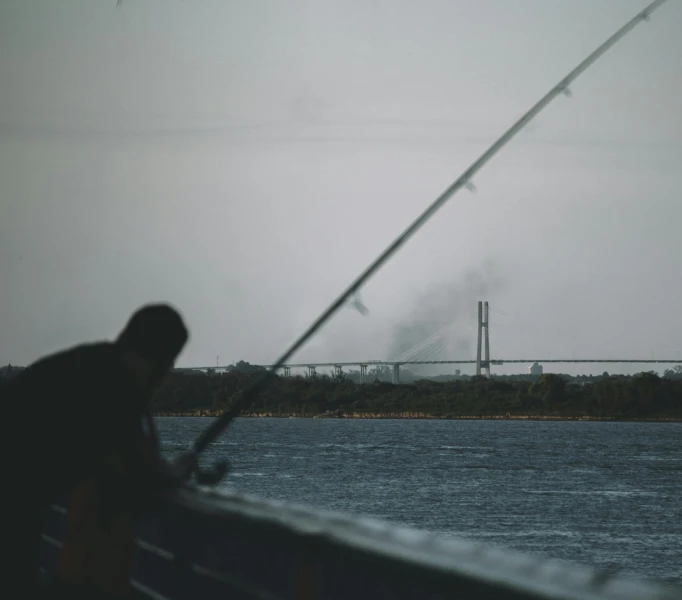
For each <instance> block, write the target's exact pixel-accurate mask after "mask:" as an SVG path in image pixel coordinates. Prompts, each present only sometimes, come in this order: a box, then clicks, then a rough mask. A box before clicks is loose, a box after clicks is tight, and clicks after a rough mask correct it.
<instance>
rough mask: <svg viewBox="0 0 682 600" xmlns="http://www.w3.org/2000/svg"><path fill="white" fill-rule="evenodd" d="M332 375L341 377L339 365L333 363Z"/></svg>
mask: <svg viewBox="0 0 682 600" xmlns="http://www.w3.org/2000/svg"><path fill="white" fill-rule="evenodd" d="M334 375H336V376H337V377H343V367H342V366H341V365H334Z"/></svg>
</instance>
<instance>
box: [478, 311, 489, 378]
mask: <svg viewBox="0 0 682 600" xmlns="http://www.w3.org/2000/svg"><path fill="white" fill-rule="evenodd" d="M488 324H489V320H488V302H487V301H485V302H482V301H481V300H479V301H478V341H477V344H476V375H480V374H481V369H482V368H483V369H484V370H485V376H486V377H490V337H489V335H488V332H489V327H488ZM484 330H485V333H484ZM482 345H484V350H485V354H484V358H483V360H481V346H482Z"/></svg>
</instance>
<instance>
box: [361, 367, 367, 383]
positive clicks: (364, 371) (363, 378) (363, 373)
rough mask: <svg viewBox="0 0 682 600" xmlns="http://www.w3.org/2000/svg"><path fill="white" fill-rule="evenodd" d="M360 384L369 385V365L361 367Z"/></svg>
mask: <svg viewBox="0 0 682 600" xmlns="http://www.w3.org/2000/svg"><path fill="white" fill-rule="evenodd" d="M360 383H367V365H360Z"/></svg>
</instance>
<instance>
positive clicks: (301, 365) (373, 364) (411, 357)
mask: <svg viewBox="0 0 682 600" xmlns="http://www.w3.org/2000/svg"><path fill="white" fill-rule="evenodd" d="M495 312H497V313H498V314H500V315H506V316H508V313H505V312H504V311H495ZM489 323H490V320H489V306H488V303H487V302H479V303H478V324H477V347H476V357H475V358H472V359H461V360H448V359H446V358H444V356H445V355H447V354H448V340H449V339H450V337H451V336H452V334H453V333H454V332H455V331H456V330H457V329H458V326H459V321H458V320H457V319H453V320H452V321H450V322H449V323H446V324H445V325H444V326H442V327H441V328H440V329H439V330H438V331H436V332H435V333H433V334H431V335H430V336H428V337H427V338H425V339H423V340H421V341H420V342H418V343H417V344H414V345H413V346H412V347H410V348H408V349H407V350H405V351H404V352H402V353H401V354H399V355H396V356H394V357H392V358H390V359H387V360H352V361H334V362H329V361H327V362H309V361H306V362H298V363H290V364H286V365H282V366H281V367H280V370H279V373H280V374H282V375H284V376H285V377H289V376H290V375H291V372H292V370H294V369H295V370H300V369H304V370H306V371H307V373H308V375H310V376H315V375H316V373H317V369H318V368H319V369H333V370H334V373H335V374H336V375H339V376H340V375H342V374H343V369H344V368H352V367H357V368H358V369H359V371H360V381H361V382H363V383H365V382H366V381H367V376H368V369H370V368H377V367H388V368H390V369H391V370H392V373H393V382H394V383H399V382H400V368H401V367H403V366H419V365H476V374H477V375H481V374H483V375H486V376H488V377H489V376H490V368H491V366H493V365H504V364H526V365H534V364H537V365H542V364H543V363H546V364H552V363H581V364H590V363H591V364H669V365H673V364H682V358H680V357H679V356H678V357H669V358H599V357H587V358H575V357H571V358H549V357H541V356H540V357H538V356H534V357H531V358H491V356H490V342H489ZM524 328H525V329H527V330H535V328H534V327H532V326H529V325H525V326H524ZM535 332H536V333H539V332H537V330H535ZM258 366H262V367H264V368H272V365H258ZM231 367H232V365H229V366H222V367H221V366H219V365H214V366H210V367H192V368H185V369H177V370H178V371H188V370H198V371H205V370H208V369H212V370H226V369H230V368H231Z"/></svg>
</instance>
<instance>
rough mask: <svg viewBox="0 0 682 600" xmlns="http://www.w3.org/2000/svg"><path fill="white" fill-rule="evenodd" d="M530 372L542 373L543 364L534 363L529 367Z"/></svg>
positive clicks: (533, 373) (534, 373) (532, 373)
mask: <svg viewBox="0 0 682 600" xmlns="http://www.w3.org/2000/svg"><path fill="white" fill-rule="evenodd" d="M528 372H529V373H530V374H531V375H542V365H539V364H538V363H533V364H532V365H531V366H530V367H528Z"/></svg>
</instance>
